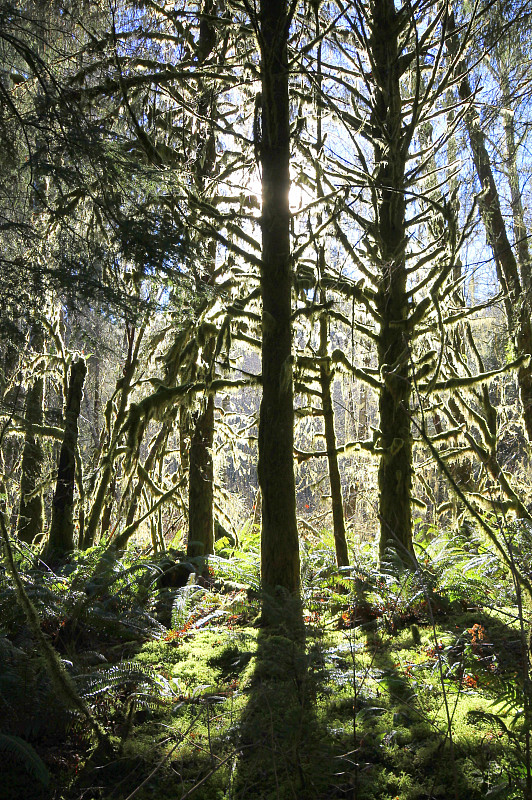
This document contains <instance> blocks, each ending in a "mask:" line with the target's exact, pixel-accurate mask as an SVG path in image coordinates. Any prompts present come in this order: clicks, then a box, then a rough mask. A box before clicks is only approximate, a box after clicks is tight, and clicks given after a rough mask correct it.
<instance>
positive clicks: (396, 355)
mask: <svg viewBox="0 0 532 800" xmlns="http://www.w3.org/2000/svg"><path fill="white" fill-rule="evenodd" d="M370 13H371V36H370V40H369V48H370V56H371V60H372V64H373V69H372V80H373V84H374V99H373V108H372V114H371V127H372V136H373V147H374V159H375V189H374V192H373V197H374V213H375V235H374V237H373V238H374V242H375V251H376V255H377V264H376V267H377V270H378V279H377V296H376V307H377V312H378V314H379V317H380V328H379V331H378V343H377V352H378V364H379V371H380V374H381V377H382V387H381V389H380V393H379V415H380V424H379V427H380V440H379V442H378V445H379V450H380V464H379V478H378V484H379V517H380V542H379V551H380V558H381V560H382V559H384V558H385V557H386V553H387V551H388V550H390V549H393V550H394V551H396V552H397V554H398V555H399V557H400V558H401V559H402V560H403V561H405V562H408V561H409V560H410V557H411V554H412V553H413V546H412V513H411V488H412V435H411V426H410V397H411V368H410V366H411V365H410V338H409V329H408V313H409V307H408V295H407V268H406V252H405V248H406V241H407V235H406V224H405V212H406V203H405V188H406V187H405V165H406V157H407V152H408V146H409V141H410V139H409V135H408V132H407V131H406V130H405V128H404V127H403V118H402V96H401V84H400V80H401V74H402V73H401V65H400V59H399V55H400V54H399V47H398V36H399V34H400V28H401V24H403V25H404V24H405V23H404V20H403V23H401V22H400V18H399V17H400V14H399V12H398V11H397V10H396V8H395V4H394V2H393V0H375V2H374V3H373V4H372V5H371V6H370ZM403 16H404V14H403ZM407 24H408V23H407ZM403 69H404V67H403Z"/></svg>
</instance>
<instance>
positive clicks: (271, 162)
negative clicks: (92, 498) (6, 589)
mask: <svg viewBox="0 0 532 800" xmlns="http://www.w3.org/2000/svg"><path fill="white" fill-rule="evenodd" d="M259 23H260V24H259V42H260V50H261V79H262V136H261V140H260V141H258V142H257V143H256V144H257V146H258V148H259V151H260V163H261V167H262V268H261V292H262V401H261V406H260V421H259V464H258V473H259V483H260V488H261V492H262V537H261V575H262V587H263V591H264V592H265V597H268V595H270V596H271V595H274V594H276V590H277V587H281V588H282V589H284V590H285V591H287V592H288V593H298V592H299V580H300V578H299V542H298V534H297V522H296V494H295V480H294V463H293V445H294V402H293V378H292V326H291V311H292V308H291V306H292V275H291V261H290V209H289V203H288V193H289V189H290V120H289V89H288V78H289V70H288V56H287V40H288V31H289V25H290V19H289V13H288V3H287V0H262V1H261V5H260V17H259ZM265 611H266V618H267V616H268V611H267V609H266V608H265Z"/></svg>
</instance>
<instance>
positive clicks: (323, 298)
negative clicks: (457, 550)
mask: <svg viewBox="0 0 532 800" xmlns="http://www.w3.org/2000/svg"><path fill="white" fill-rule="evenodd" d="M314 15H315V25H316V39H318V38H319V35H320V18H319V6H316V8H315V11H314ZM316 72H317V74H316V99H315V103H316V113H317V130H316V152H317V153H321V152H322V148H323V144H324V137H323V127H322V121H323V120H322V116H323V109H322V96H321V93H322V84H323V73H322V43H321V42H320V44H319V46H318V60H317V71H316ZM316 187H317V194H318V197H319V198H320V199H322V200H323V195H324V192H323V186H322V181H321V174H320V169H319V168H316ZM322 223H323V215H322V213H321V212H320V213H319V214H318V217H317V224H318V227H321V225H322ZM317 260H318V263H317V267H318V275H319V276H320V277H321V276H323V274H324V272H325V245H323V244H320V245H319V246H318V252H317ZM320 303H321V305H322V306H323V307H324V309H325V305H326V303H327V295H326V292H325V290H324V289H321V291H320ZM319 356H320V388H321V404H322V411H323V425H324V432H325V449H326V451H327V464H328V468H329V484H330V487H331V506H332V516H333V534H334V549H335V552H336V564H337V566H338V567H347V566H348V564H349V554H348V551H347V540H346V537H345V520H344V503H343V498H342V481H341V479H340V470H339V468H338V452H337V449H336V431H335V429H334V406H333V399H332V391H331V387H332V384H333V381H334V370H333V369H332V366H331V359H330V356H329V320H328V318H327V312H326V311H325V310H323V311H322V313H321V316H320V346H319Z"/></svg>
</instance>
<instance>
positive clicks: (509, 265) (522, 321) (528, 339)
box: [447, 15, 532, 442]
mask: <svg viewBox="0 0 532 800" xmlns="http://www.w3.org/2000/svg"><path fill="white" fill-rule="evenodd" d="M449 29H450V36H449V37H448V38H447V46H448V49H449V52H450V54H451V56H454V55H456V53H457V52H458V47H459V42H458V35H457V33H456V29H455V23H454V17H453V15H451V17H450V21H449ZM457 70H459V71H462V72H463V77H462V79H461V81H460V83H459V86H458V94H459V97H460V99H461V100H462V101H463V102H467V103H469V107H468V109H467V113H466V114H465V117H464V120H465V125H466V130H467V135H468V139H469V145H470V148H471V154H472V156H473V163H474V165H475V171H476V173H477V177H478V180H479V183H480V185H481V187H482V189H483V194H482V196H481V199H480V209H481V213H482V219H483V222H484V227H485V228H486V234H487V237H488V241H489V244H490V246H491V249H492V251H493V255H494V258H495V265H496V268H497V277H498V279H499V282H500V285H501V288H502V290H503V292H504V295H505V298H504V308H505V312H506V318H507V323H508V330H509V332H510V335H511V337H512V339H513V341H514V344H515V347H516V350H517V354H518V355H521V354H528V355H532V323H531V320H530V310H529V307H528V303H527V302H526V293H525V292H524V291H523V287H522V285H521V280H520V276H519V269H518V265H517V260H516V258H515V255H514V252H513V250H512V245H511V243H510V240H509V237H508V232H507V230H506V223H505V221H504V217H503V215H502V210H501V203H500V199H499V192H498V190H497V184H496V182H495V177H494V175H493V169H492V166H491V161H490V156H489V153H488V148H487V146H486V137H485V136H484V132H483V130H482V126H481V122H480V118H479V115H478V112H477V110H476V106H475V104H474V103H473V102H472V100H473V91H472V89H471V85H470V83H469V78H468V76H467V72H466V67H465V65H464V64H463V63H461V64H459V65H458V66H457ZM526 266H527V267H528V262H527V264H526ZM517 382H518V386H519V395H520V398H521V406H522V413H523V420H524V423H525V430H526V434H527V437H528V441H529V442H532V363H529V364H528V365H526V364H525V365H523V366H522V367H520V368H519V370H518V373H517Z"/></svg>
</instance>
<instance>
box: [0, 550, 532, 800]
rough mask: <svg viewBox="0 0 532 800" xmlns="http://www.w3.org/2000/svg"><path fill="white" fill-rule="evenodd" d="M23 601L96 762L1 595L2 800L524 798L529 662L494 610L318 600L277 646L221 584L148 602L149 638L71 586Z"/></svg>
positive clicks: (514, 624) (402, 592) (410, 598)
mask: <svg viewBox="0 0 532 800" xmlns="http://www.w3.org/2000/svg"><path fill="white" fill-rule="evenodd" d="M78 570H79V566H78ZM125 571H126V572H127V573H128V575H129V576H130V577H131V576H132V575H134V574H137V572H138V570H136V571H135V570H133V571H132V569H131V567H128V568H127V570H125ZM84 575H85V573H84ZM78 577H79V574H78ZM30 578H31V579H30ZM85 578H86V575H85ZM85 578H84V579H85ZM122 578H123V576H122ZM122 578H121V580H122ZM113 580H114V581H115V582H114V586H115V588H116V579H113ZM25 581H26V587H27V591H28V594H29V596H32V597H33V602H34V604H35V605H36V606H37V607H39V603H41V606H40V607H39V608H38V610H39V612H40V616H41V620H42V629H43V631H45V632H46V635H47V636H48V637H49V639H50V641H51V642H52V643H53V644H54V647H55V649H56V652H57V653H58V655H59V656H60V657H61V659H62V660H63V663H64V665H65V666H66V668H67V670H68V671H69V673H70V674H71V675H72V677H73V679H74V681H75V685H76V687H77V690H78V691H79V693H80V695H81V696H82V697H83V698H84V699H85V701H86V702H87V704H88V706H89V707H90V710H91V713H92V714H93V715H94V717H95V718H96V719H97V720H98V721H99V723H100V725H101V727H102V729H103V730H104V731H105V735H106V736H107V737H108V741H109V742H110V745H111V748H112V750H111V753H110V752H109V751H106V752H103V751H102V748H101V747H97V748H95V747H94V741H92V740H91V737H90V735H89V733H88V730H87V726H86V723H85V722H84V721H82V720H81V719H80V718H79V716H77V715H75V714H73V713H72V712H71V711H69V710H68V709H67V708H65V707H64V705H62V704H61V702H60V699H59V698H58V697H57V693H56V692H55V690H54V688H53V687H51V686H50V685H49V682H48V681H47V677H46V670H45V669H44V667H43V663H42V659H41V656H40V655H39V653H38V652H37V650H36V649H35V645H34V643H32V641H31V639H32V637H31V634H30V633H29V631H28V630H27V629H26V628H25V625H24V622H23V620H22V619H21V618H20V615H19V616H18V617H17V614H19V611H17V610H16V609H15V608H14V607H13V608H12V609H11V611H10V614H11V617H10V616H9V614H7V615H6V609H8V608H11V606H9V602H8V601H9V598H10V597H11V601H13V597H12V594H10V588H9V586H7V584H6V583H4V584H3V590H2V593H0V611H2V613H3V616H2V620H3V623H2V624H3V627H4V628H5V630H4V631H2V628H0V656H1V657H2V658H1V659H0V752H2V751H3V752H2V756H3V762H4V763H3V767H2V777H1V780H0V798H2V800H18V798H22V797H23V798H25V800H60V799H62V800H126V798H130V800H132V799H133V797H134V798H136V800H148V798H157V800H166V798H172V800H184V799H185V798H188V797H194V798H196V800H222V799H223V800H229V799H230V798H231V800H274V799H275V800H288V798H291V799H292V800H307V798H308V800H311V799H312V798H316V800H318V799H319V800H328V799H329V798H330V799H331V800H333V798H344V797H345V798H354V799H356V800H370V799H371V798H375V799H376V798H382V799H383V800H384V799H385V798H386V800H388V798H389V800H422V799H423V800H429V799H430V798H434V799H435V800H436V798H437V799H438V800H447V798H448V800H456V799H457V798H460V800H462V799H464V798H468V799H470V800H476V798H484V797H490V798H522V797H523V796H524V795H525V783H526V763H527V753H526V749H527V745H528V730H529V722H528V717H529V715H528V714H527V713H526V711H525V706H526V698H527V691H528V651H527V646H528V645H526V646H525V648H524V649H525V656H523V630H522V628H521V627H520V622H519V614H518V613H517V610H516V609H515V608H514V607H512V606H511V605H508V606H507V607H505V606H503V605H502V604H500V605H499V604H498V607H497V608H491V609H489V608H487V607H485V606H481V605H479V604H478V603H468V602H466V601H464V600H460V601H457V600H450V599H449V598H447V597H445V596H443V595H441V594H439V593H435V592H431V593H428V592H427V591H424V592H423V591H419V587H418V590H416V586H415V585H414V584H415V581H414V579H413V578H411V577H410V578H406V579H405V578H403V579H397V578H394V579H389V581H388V585H385V584H386V580H385V579H384V578H379V579H378V581H380V585H379V583H378V581H377V584H376V585H374V586H373V588H371V587H368V585H367V584H366V583H363V582H359V583H356V582H355V583H354V584H353V583H352V584H351V590H350V591H348V592H347V593H346V591H347V590H346V589H345V587H342V586H337V585H334V584H331V582H330V581H329V591H325V589H324V586H325V584H323V583H322V585H321V586H317V587H316V588H315V589H314V590H312V591H309V592H307V593H306V594H305V608H304V609H303V618H304V632H303V629H302V628H300V629H298V631H297V633H295V634H294V632H293V631H289V630H288V629H287V628H285V627H283V625H282V624H281V625H279V627H278V628H276V629H275V630H274V631H271V630H267V629H265V628H263V627H261V624H260V618H259V602H258V599H257V596H256V595H255V593H254V592H253V591H250V590H249V588H247V587H244V586H242V585H239V584H234V583H229V582H225V584H222V585H220V586H218V587H216V585H211V586H207V587H205V586H203V587H199V586H194V585H189V586H186V587H184V588H183V589H177V590H172V589H171V588H170V589H165V590H164V591H163V592H162V593H160V594H159V598H158V602H159V608H158V614H159V617H160V619H162V620H163V621H164V624H161V623H160V622H159V623H157V624H153V625H152V626H151V629H150V626H149V625H148V623H145V625H144V628H143V627H142V625H141V624H140V621H141V619H140V618H141V616H142V615H141V614H140V612H138V619H137V621H136V622H134V621H133V622H132V620H134V614H133V610H134V606H133V605H132V602H131V597H128V594H127V586H128V584H127V582H126V583H124V582H122V583H121V589H120V591H111V590H110V587H109V585H108V583H107V584H106V588H105V591H103V589H102V586H99V587H98V586H96V588H95V589H94V592H93V593H92V594H90V593H89V594H87V587H86V586H85V591H84V592H83V593H81V592H78V591H77V590H76V579H75V576H74V578H72V577H71V575H70V576H68V582H65V581H63V583H61V582H59V583H56V584H54V586H53V587H52V588H51V587H50V585H49V584H48V585H47V586H46V587H44V588H43V585H42V584H41V585H40V588H39V584H38V580H37V579H36V577H35V574H34V573H32V574H31V576H30V574H29V573H28V574H27V575H26V576H25ZM139 585H141V584H135V587H134V589H135V592H136V597H137V601H138V599H139ZM61 586H62V589H61V588H60V587H61ZM129 586H130V587H131V586H133V582H132V581H131V582H130V584H129ZM353 586H354V587H356V588H355V589H353ZM35 587H37V588H35ZM58 587H59V588H58ZM93 588H94V587H89V590H91V591H92V589H93ZM45 589H46V591H49V592H55V595H54V597H55V596H57V597H56V600H55V602H56V605H55V606H53V605H52V602H51V598H48V599H46V592H45ZM30 590H33V594H32V592H31V591H30ZM339 590H340V591H339ZM61 591H62V594H61ZM488 594H489V592H488V591H487V595H488ZM487 595H486V596H487ZM87 598H88V599H87ZM11 601H10V602H11ZM163 601H164V602H163ZM2 603H3V606H2ZM76 603H77V605H76ZM165 603H166V606H165V605H164V604H165ZM81 605H83V607H84V612H83V614H81V612H80V610H79V609H80V607H81ZM156 610H157V609H156ZM86 612H87V613H86ZM88 612H90V613H88ZM151 619H152V620H153V619H154V617H151ZM120 626H122V628H121V627H120ZM124 626H125V628H124ZM126 629H127V631H129V633H124V630H126ZM524 662H525V663H524ZM523 687H525V690H524V689H523ZM24 747H25V748H26V749H24Z"/></svg>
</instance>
